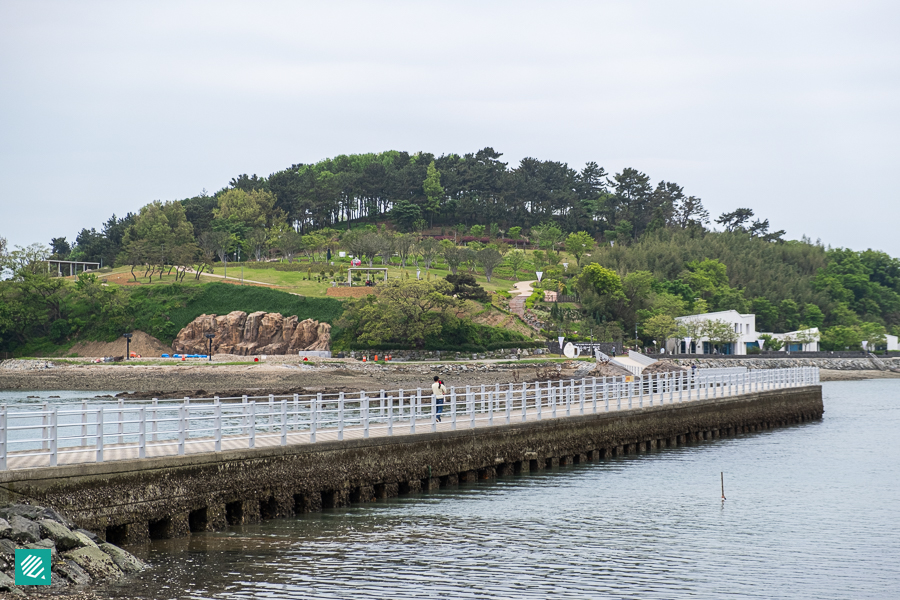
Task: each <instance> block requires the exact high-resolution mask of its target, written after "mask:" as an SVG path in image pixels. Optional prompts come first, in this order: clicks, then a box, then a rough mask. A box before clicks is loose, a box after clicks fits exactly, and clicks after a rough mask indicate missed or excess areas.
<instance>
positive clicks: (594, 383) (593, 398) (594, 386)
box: [591, 377, 597, 414]
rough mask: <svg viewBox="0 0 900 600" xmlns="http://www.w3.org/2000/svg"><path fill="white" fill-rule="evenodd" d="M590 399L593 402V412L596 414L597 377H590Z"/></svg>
mask: <svg viewBox="0 0 900 600" xmlns="http://www.w3.org/2000/svg"><path fill="white" fill-rule="evenodd" d="M591 401H592V402H593V403H594V414H597V378H596V377H591Z"/></svg>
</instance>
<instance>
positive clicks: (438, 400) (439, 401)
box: [431, 375, 447, 423]
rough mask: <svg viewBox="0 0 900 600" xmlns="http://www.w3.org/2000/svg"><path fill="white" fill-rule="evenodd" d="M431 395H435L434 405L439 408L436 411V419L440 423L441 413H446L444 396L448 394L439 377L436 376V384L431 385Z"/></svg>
mask: <svg viewBox="0 0 900 600" xmlns="http://www.w3.org/2000/svg"><path fill="white" fill-rule="evenodd" d="M431 393H432V394H433V395H434V403H435V406H436V407H437V408H436V409H435V411H434V412H435V415H437V416H436V417H435V418H436V419H437V421H438V423H440V422H441V413H442V412H444V395H445V394H446V393H447V388H446V387H444V382H443V381H441V378H440V377H438V376H437V375H435V376H434V383H432V384H431Z"/></svg>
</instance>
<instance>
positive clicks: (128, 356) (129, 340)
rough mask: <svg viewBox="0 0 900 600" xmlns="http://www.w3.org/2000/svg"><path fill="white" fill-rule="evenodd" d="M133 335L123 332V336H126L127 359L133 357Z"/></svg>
mask: <svg viewBox="0 0 900 600" xmlns="http://www.w3.org/2000/svg"><path fill="white" fill-rule="evenodd" d="M131 336H132V334H130V333H123V334H122V337H123V338H125V360H129V359H130V358H131Z"/></svg>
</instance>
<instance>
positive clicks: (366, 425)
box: [362, 392, 369, 438]
mask: <svg viewBox="0 0 900 600" xmlns="http://www.w3.org/2000/svg"><path fill="white" fill-rule="evenodd" d="M362 418H363V437H364V438H368V437H369V398H368V396H366V394H365V392H363V395H362Z"/></svg>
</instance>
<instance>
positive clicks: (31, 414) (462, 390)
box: [0, 367, 819, 470]
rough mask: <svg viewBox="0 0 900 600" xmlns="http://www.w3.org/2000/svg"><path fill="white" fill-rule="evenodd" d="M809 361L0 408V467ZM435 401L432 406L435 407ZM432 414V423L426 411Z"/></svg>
mask: <svg viewBox="0 0 900 600" xmlns="http://www.w3.org/2000/svg"><path fill="white" fill-rule="evenodd" d="M818 382H819V375H818V369H816V368H814V367H799V368H792V369H771V370H752V371H748V372H745V373H730V374H714V375H704V374H699V373H698V374H696V375H691V374H690V373H687V372H682V373H659V374H654V375H650V376H644V377H612V378H594V377H590V378H583V379H572V380H559V381H549V382H534V383H522V384H512V383H510V384H507V385H499V384H498V385H495V386H478V387H475V386H473V387H469V386H466V387H454V388H450V389H449V390H448V394H447V397H446V398H445V402H444V403H443V406H438V404H437V402H436V401H435V399H434V398H432V396H431V394H430V390H422V389H417V390H390V391H385V390H382V391H380V392H375V393H373V392H359V393H358V394H346V393H340V394H317V395H314V396H310V395H293V396H263V397H250V396H243V397H240V398H218V397H214V398H202V399H198V398H178V399H162V398H159V399H153V400H148V401H129V402H124V401H122V400H119V401H100V400H96V401H85V402H82V403H80V404H75V405H72V404H59V405H56V404H49V403H42V404H9V405H2V406H0V470H18V469H34V468H40V467H54V466H62V465H74V464H83V463H94V462H97V463H100V462H108V461H121V460H129V459H143V458H157V457H166V456H178V455H189V454H199V453H209V452H221V451H226V450H240V449H248V448H263V447H271V446H287V445H300V444H316V443H320V442H326V441H341V440H352V439H366V438H377V437H391V436H396V435H404V436H406V435H411V434H417V433H434V432H442V431H457V430H465V429H477V428H486V427H497V426H503V425H511V424H516V423H525V422H534V421H541V420H548V419H566V418H569V417H576V416H581V415H588V414H598V413H622V414H623V415H624V414H626V413H628V412H629V411H637V410H641V409H643V408H645V407H653V406H657V407H658V406H663V405H674V404H682V403H690V402H693V401H696V400H701V399H710V398H727V397H733V396H738V395H742V394H750V393H755V392H761V391H768V390H778V389H784V388H793V387H803V386H809V385H818ZM438 409H440V410H441V411H442V412H441V413H439V412H438ZM439 417H440V421H438V418H439Z"/></svg>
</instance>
